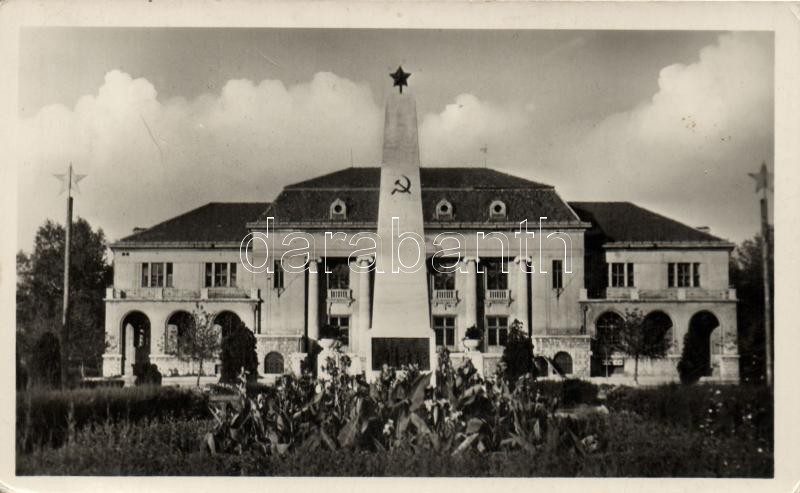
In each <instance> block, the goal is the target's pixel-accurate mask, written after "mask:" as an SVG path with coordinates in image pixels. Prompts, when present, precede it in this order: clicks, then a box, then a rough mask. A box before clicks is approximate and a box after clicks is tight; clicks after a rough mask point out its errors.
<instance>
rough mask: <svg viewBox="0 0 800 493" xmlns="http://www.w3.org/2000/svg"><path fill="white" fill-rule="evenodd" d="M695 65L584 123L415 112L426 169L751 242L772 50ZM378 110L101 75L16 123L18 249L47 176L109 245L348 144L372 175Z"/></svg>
mask: <svg viewBox="0 0 800 493" xmlns="http://www.w3.org/2000/svg"><path fill="white" fill-rule="evenodd" d="M578 47H579V46H578ZM698 55H699V56H698V60H697V61H696V62H694V63H691V64H675V65H670V66H668V67H664V68H663V69H662V70H661V72H660V74H658V90H657V91H656V92H655V94H653V96H652V97H651V98H649V99H647V100H646V101H642V102H641V103H639V104H638V105H636V106H635V107H632V108H630V109H628V110H627V111H622V112H619V113H616V114H612V115H608V116H606V117H605V118H602V119H600V120H596V121H571V122H569V123H566V124H553V123H551V120H550V119H549V116H550V115H547V114H541V111H540V110H538V109H537V108H540V107H543V106H541V105H537V104H536V103H537V97H541V95H536V94H533V93H532V94H530V96H529V97H528V98H526V100H525V101H518V102H516V103H515V104H513V105H512V104H507V103H504V104H499V103H496V102H494V101H491V100H486V99H481V98H478V97H477V96H475V95H473V94H461V95H459V96H457V97H455V98H454V99H453V101H452V103H450V104H447V105H445V106H444V107H443V108H442V109H441V110H440V111H434V112H431V113H428V114H425V115H420V118H419V121H420V145H421V159H422V162H423V165H428V166H434V165H460V166H468V165H475V166H478V165H481V164H482V162H483V158H484V155H483V154H482V153H481V152H480V148H481V147H483V145H485V144H486V145H488V148H489V152H488V157H487V160H488V164H489V166H491V167H496V168H499V169H502V170H505V171H509V172H513V173H517V174H519V175H521V176H525V177H528V178H530V179H533V180H536V181H541V182H545V183H551V184H553V185H555V186H556V187H557V190H559V191H560V193H561V195H562V196H563V197H564V198H566V199H569V200H630V201H634V202H638V203H640V204H642V205H644V206H647V207H651V208H653V209H656V210H658V211H659V212H663V213H665V214H667V215H670V216H673V217H675V218H676V219H679V220H683V221H685V222H687V223H689V224H691V225H701V224H702V225H705V224H708V225H710V226H712V229H713V232H715V233H717V234H720V235H722V236H726V237H729V238H732V239H735V240H741V239H743V238H746V237H749V236H751V235H752V234H753V233H754V232H755V231H756V229H757V227H758V226H757V225H758V212H757V203H756V200H755V198H754V197H753V195H752V190H753V189H752V182H751V181H750V179H749V178H748V177H747V172H749V171H753V170H755V169H756V168H757V167H758V165H759V164H760V163H761V161H762V160H766V161H767V162H768V164H771V160H772V136H773V126H772V125H773V124H772V119H773V109H772V108H773V91H772V84H773V58H772V57H773V55H772V38H771V37H770V36H766V35H763V34H757V33H756V34H752V33H736V34H725V35H721V36H720V37H719V39H718V41H717V42H716V43H714V44H712V45H709V46H707V47H705V48H703V49H702V50H701V51H700V53H699V54H698ZM620 76H621V77H623V76H624V74H620ZM598 94H601V92H598ZM549 97H553V96H552V95H550V96H549ZM380 106H381V105H380V104H379V103H377V102H376V101H375V97H374V95H373V94H372V92H371V91H370V89H369V87H368V86H367V85H366V84H364V83H357V82H353V81H351V80H348V79H345V78H342V77H338V76H336V75H335V74H331V73H318V74H316V75H315V76H313V77H312V78H311V80H309V81H306V82H302V83H298V84H295V85H289V86H287V85H285V84H284V83H282V82H280V81H278V80H263V81H261V82H253V81H250V80H230V81H228V82H227V83H226V84H225V85H224V87H222V89H221V90H220V91H219V92H218V93H206V94H203V95H201V96H199V97H197V98H194V99H191V100H186V99H182V98H175V99H169V100H162V99H159V96H158V93H157V91H156V89H155V88H154V87H153V85H152V84H151V83H150V82H149V81H147V80H145V79H141V78H139V79H137V78H133V77H131V76H130V75H129V74H126V73H124V72H120V71H111V72H109V73H108V74H106V76H105V80H104V82H103V84H102V86H100V87H99V89H98V90H97V92H96V94H93V95H87V96H83V97H81V98H80V99H79V100H78V101H77V102H76V104H75V105H74V107H72V108H69V107H66V106H64V105H51V106H47V107H44V108H42V109H41V110H40V111H39V112H38V113H37V114H36V115H35V116H34V117H31V118H27V119H23V120H21V121H20V132H19V139H18V142H17V144H18V148H19V150H20V160H19V162H20V167H19V206H20V208H21V213H20V221H19V226H18V234H19V244H20V246H21V247H23V248H29V247H28V245H30V244H31V242H32V239H33V236H34V233H35V230H36V228H37V227H38V225H39V224H41V222H42V221H43V220H44V219H45V218H46V217H51V218H55V219H57V220H59V221H62V220H63V219H62V216H63V210H64V205H63V197H59V196H58V195H57V192H58V187H59V184H58V182H57V181H56V180H55V179H53V178H52V177H51V174H53V173H61V172H63V170H64V168H65V167H66V165H67V164H68V163H69V162H70V161H71V162H72V163H73V164H74V166H75V168H76V170H77V172H79V173H86V174H88V175H89V176H88V177H87V178H86V179H85V180H84V181H83V182H81V188H82V189H83V190H84V193H83V194H81V195H78V196H77V198H76V207H75V209H76V214H78V215H81V216H83V217H86V218H87V219H88V220H89V221H90V222H91V223H92V224H95V225H99V226H102V227H103V228H104V229H105V230H106V232H107V233H108V236H109V237H110V238H111V239H118V238H120V237H122V236H125V235H127V234H129V233H130V231H131V229H132V228H133V227H134V226H149V225H152V224H154V223H155V222H156V221H159V220H163V219H166V218H169V217H172V216H174V215H176V214H179V213H181V212H183V211H185V210H188V209H190V208H192V207H196V206H198V205H201V204H204V203H206V202H209V201H265V202H266V201H269V200H272V199H273V198H274V197H275V195H276V194H277V193H278V192H279V191H280V189H281V188H282V187H283V186H284V185H286V184H288V183H292V182H295V181H298V180H302V179H305V178H308V177H311V176H315V175H320V174H324V173H327V172H330V171H334V170H336V169H339V168H342V167H345V166H347V165H348V164H349V161H350V149H351V148H352V150H353V155H354V157H355V162H356V164H357V165H358V164H361V165H371V166H376V165H378V164H379V163H380V157H381V152H380V148H381V137H382V131H383V111H382V110H381V108H380ZM545 106H546V107H552V106H553V105H552V104H550V105H545Z"/></svg>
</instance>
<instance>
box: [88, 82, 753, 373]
mask: <svg viewBox="0 0 800 493" xmlns="http://www.w3.org/2000/svg"><path fill="white" fill-rule="evenodd" d="M406 97H408V96H405V95H403V98H406ZM406 102H407V101H406V100H400V101H399V103H397V104H399V105H400V106H399V108H400V109H399V110H397V111H396V112H395V110H394V109H393V108H394V107H392V106H391V105H392V104H394V103H391V102H390V103H387V119H386V132H385V136H384V143H385V148H384V163H382V166H381V167H374V168H365V167H351V168H347V169H342V170H340V171H337V172H334V173H331V174H327V175H324V176H319V177H316V178H312V179H310V180H306V181H303V182H300V183H295V184H292V185H288V186H286V187H284V189H283V191H282V192H281V193H280V194H279V195H278V196H277V197H275V198H274V200H273V201H272V202H270V203H210V204H207V205H204V206H202V207H199V208H197V209H194V210H192V211H189V212H187V213H185V214H183V215H180V216H177V217H175V218H173V219H170V220H168V221H165V222H163V223H161V224H158V225H156V226H153V227H151V228H148V229H145V230H140V231H136V232H134V234H132V235H131V236H128V237H126V238H124V239H122V240H120V241H118V242H116V243H114V244H113V245H112V246H111V249H112V251H113V258H114V286H113V287H112V288H109V289H108V292H107V295H106V299H105V303H106V327H105V329H106V339H107V351H106V354H105V355H104V364H103V374H104V376H114V375H121V374H123V375H124V374H126V373H128V372H130V371H131V369H130V364H131V363H132V360H134V359H135V360H136V361H150V362H152V363H155V364H156V365H157V366H158V367H159V369H160V371H161V372H162V374H164V375H188V374H193V373H196V372H197V371H198V369H197V368H194V367H193V365H192V364H191V363H189V362H185V361H183V360H182V359H181V358H179V356H178V354H177V351H178V348H177V339H178V337H179V335H180V333H181V331H182V330H183V328H184V327H186V325H187V324H189V323H191V322H190V321H191V317H192V312H193V311H194V310H195V309H197V307H198V305H202V306H203V308H204V309H205V310H206V311H208V312H210V313H212V314H213V316H214V317H215V320H216V321H217V323H218V324H219V326H220V330H224V327H225V326H226V325H228V324H230V323H232V321H235V320H236V319H238V320H240V321H242V322H244V323H245V324H246V325H247V327H249V328H250V329H251V330H252V331H253V332H254V334H255V336H256V340H257V353H258V357H259V361H260V368H259V371H260V373H261V374H262V375H263V376H270V375H275V374H280V373H284V372H291V371H295V372H296V371H299V368H300V362H301V361H302V360H303V359H304V357H305V355H306V353H307V352H308V350H309V347H310V345H312V344H315V343H316V341H317V340H318V339H319V334H320V328H321V327H323V326H324V325H326V324H327V325H331V326H334V327H337V328H338V330H339V331H340V336H341V339H342V343H343V345H344V351H346V352H348V353H350V354H351V355H352V359H353V360H354V361H355V363H356V365H355V366H356V367H357V368H360V369H364V370H366V371H367V372H369V371H371V370H374V369H375V368H377V366H376V364H377V359H373V356H374V353H375V351H377V349H376V348H377V347H378V346H376V340H377V339H376V337H377V336H376V334H379V333H384V332H382V331H383V330H384V329H386V327H387V326H388V325H391V326H392V331H393V332H392V333H391V334H389V332H385V334H389V335H392V336H393V337H391V338H387V339H386V341H389V342H387V344H390V345H391V344H400V343H399V342H397V341H398V337H400V338H402V336H403V331H404V330H408V331H411V330H412V329H411V328H408V325H407V324H405V322H404V319H405V318H406V316H405V315H404V313H413V314H415V316H417V315H419V316H417V318H416V320H420V319H422V320H427V324H422V325H424V327H421V328H420V327H417V326H418V325H421V324H420V323H419V322H415V323H414V330H417V329H419V330H421V331H422V332H418V334H422V333H424V334H427V335H426V336H425V337H429V338H430V341H431V347H434V346H446V347H447V348H448V349H449V350H450V352H451V354H453V357H454V358H459V357H464V356H465V354H464V352H465V348H464V346H463V344H462V339H463V338H464V335H465V332H466V330H467V328H469V327H471V326H476V327H478V328H479V329H480V330H481V332H482V334H483V340H482V343H481V347H480V350H481V355H482V356H481V358H482V361H483V371H484V372H485V373H487V374H490V373H492V372H493V369H494V367H495V366H496V364H497V362H498V361H499V358H500V355H501V353H502V350H503V344H504V342H505V338H506V336H507V334H508V330H509V327H510V326H511V325H512V324H513V323H514V322H515V321H518V322H520V323H521V324H522V327H523V330H525V331H527V332H528V333H529V334H530V336H531V337H532V338H533V342H534V348H535V349H534V352H535V353H536V356H537V365H538V366H539V367H540V371H543V372H547V373H553V372H556V373H560V374H563V375H567V376H577V377H589V376H590V375H612V374H620V373H622V374H630V373H631V372H632V365H633V361H632V360H631V359H630V358H626V357H625V355H621V354H606V355H601V354H598V351H594V354H593V344H592V339H593V337H595V336H596V335H597V334H598V332H599V331H612V332H613V331H614V330H615V329H616V328H617V327H619V324H621V321H622V317H624V316H625V312H626V310H633V309H637V310H639V311H640V312H642V313H643V314H644V315H646V317H647V320H648V321H649V322H650V326H653V327H657V328H658V330H660V331H661V334H662V336H663V337H666V338H668V339H669V340H670V341H671V346H670V350H669V354H668V356H667V357H666V358H663V359H657V360H652V361H650V360H645V361H641V362H640V364H639V374H640V375H643V376H653V377H658V378H662V379H677V378H678V373H677V369H676V367H677V363H678V360H679V359H680V354H681V350H682V345H683V343H684V337H685V335H686V334H687V333H688V332H691V333H692V334H693V335H694V336H696V337H695V338H694V339H695V340H697V341H700V344H701V346H702V348H703V350H704V351H705V352H706V353H707V360H708V368H709V371H708V376H709V377H710V378H714V379H719V380H730V381H735V380H737V379H738V353H737V339H736V338H737V328H736V294H735V291H734V290H732V289H730V285H729V279H728V262H729V256H730V253H731V250H732V248H733V245H732V244H731V243H729V242H727V241H724V240H721V239H719V238H716V237H714V236H712V235H711V234H709V233H708V231H705V230H702V229H698V228H692V227H689V226H687V225H684V224H681V223H679V222H677V221H674V220H671V219H669V218H666V217H664V216H661V215H659V214H656V213H654V212H651V211H648V210H645V209H643V208H640V207H638V206H636V205H633V204H631V203H627V202H573V203H568V202H566V201H564V200H563V199H562V198H561V197H560V196H559V194H558V193H557V192H556V190H555V188H554V187H552V186H550V185H545V184H541V183H537V182H533V181H530V180H526V179H522V178H519V177H516V176H511V175H508V174H504V173H501V172H498V171H494V170H491V169H485V168H463V167H462V168H457V167H453V168H429V167H419V166H418V164H417V165H416V168H414V165H413V163H412V164H411V165H409V166H411V167H409V166H406V165H405V164H404V166H406V167H405V168H401V170H402V171H403V173H407V174H408V173H417V172H418V182H416V181H415V180H417V178H415V176H416V175H412V178H410V179H409V181H408V182H407V183H404V182H403V180H396V181H395V182H394V183H392V181H391V180H389V181H388V182H387V179H388V178H387V175H388V173H390V172H391V171H396V170H393V169H390V167H389V166H388V165H387V164H386V163H387V162H389V161H391V159H387V158H386V156H387V152H389V151H387V148H388V147H389V143H390V142H394V144H392V145H395V144H397V139H400V140H401V141H402V142H400V144H398V145H400V146H401V147H402V146H403V145H405V146H407V147H408V148H409V149H412V151H413V150H414V149H415V146H416V113H415V110H413V109H407V108H406V109H403V108H405V107H406V106H408V105H407V104H406ZM404 105H405V106H404ZM404 112H405V113H404ZM412 112H413V125H412V124H408V125H405V124H404V123H403V121H405V120H403V121H401V122H400V123H401V124H398V123H397V121H395V120H397V119H401V120H402V119H403V118H405V119H407V120H408V121H411V120H410V117H409V114H410V113H412ZM395 113H396V114H395ZM398 115H399V116H398ZM409 125H410V126H413V129H409V128H406V127H408V126H409ZM398 126H399V127H402V128H401V129H400V130H398ZM398 132H404V133H403V134H402V135H401V136H400V137H397V136H396V134H397V133H398ZM408 135H411V137H408ZM403 139H406V140H403ZM416 149H417V152H418V147H417V148H416ZM390 151H391V149H390ZM391 152H394V151H391ZM411 154H413V152H411ZM408 155H410V154H408V153H405V154H404V153H401V158H399V159H400V160H401V161H402V160H403V159H405V158H406V157H407V156H408ZM406 161H408V162H411V161H413V158H412V159H407V160H406ZM406 161H403V162H404V163H405V162H406ZM409 169H410V170H411V171H408V170H409ZM402 176H403V177H404V178H405V177H406V175H405V174H404V175H402ZM416 188H419V190H418V191H417V190H416ZM414 192H417V194H418V195H416V196H415V198H414V196H413V193H414ZM401 195H409V196H410V197H411V198H409V199H408V200H411V201H412V202H410V203H411V204H412V206H413V207H412V208H411V209H403V211H406V210H411V211H412V212H410V213H409V214H410V219H409V215H400V216H399V217H398V223H397V228H398V230H397V233H398V234H394V233H393V234H394V236H392V239H393V240H399V239H402V235H403V232H407V233H408V234H409V236H413V235H411V234H410V233H412V232H415V231H419V236H420V237H421V238H420V241H419V245H420V246H421V248H420V252H419V258H420V261H419V265H420V266H421V267H422V268H423V269H424V272H425V273H424V274H423V275H422V276H421V277H420V276H417V277H416V279H418V280H419V279H422V281H415V282H416V284H407V283H406V284H402V283H397V289H393V286H394V285H393V284H392V283H393V282H394V281H393V279H399V277H397V273H392V272H389V268H388V267H389V266H388V265H386V264H385V265H383V266H381V265H377V266H376V264H378V263H379V262H376V259H378V258H388V257H385V256H384V257H382V256H381V255H382V253H384V252H385V250H386V249H389V250H391V251H392V252H393V253H397V254H398V255H399V256H402V255H403V252H409V251H411V250H410V249H408V248H406V247H408V246H409V245H410V244H411V243H412V240H413V238H409V239H408V240H409V241H408V242H406V244H405V246H402V245H398V244H397V243H396V242H394V241H393V242H391V243H390V244H387V243H388V242H386V241H381V236H384V240H385V235H379V234H378V232H379V231H381V230H382V228H387V227H388V226H387V225H386V224H387V223H386V222H385V221H387V219H381V217H389V216H388V215H387V214H388V212H387V210H386V209H384V214H383V215H381V213H380V210H381V207H384V208H385V207H388V206H387V205H386V204H387V203H388V202H389V201H390V200H395V197H397V196H401ZM402 198H403V199H404V200H405V197H402ZM417 204H418V205H419V206H420V207H418V208H417ZM415 208H416V209H415ZM417 209H419V210H421V213H420V212H413V210H417ZM419 214H421V217H416V216H418V215H419ZM417 219H419V221H418V223H419V226H416V227H413V224H412V225H411V230H410V231H407V230H406V229H405V228H406V227H407V225H408V224H409V223H414V221H415V220H417ZM381 221H384V225H383V226H382V225H381V224H379V223H381ZM393 231H394V230H393ZM243 240H244V241H243ZM412 256H413V255H412ZM402 262H403V261H402V260H401V263H402ZM408 263H410V262H407V263H406V264H403V265H401V266H400V271H402V270H403V269H404V265H407V264H408ZM381 267H383V271H382V270H381ZM376 271H377V272H376ZM381 276H383V277H381ZM393 276H394V277H393ZM376 289H377V290H378V294H377V295H376ZM376 296H377V298H379V299H376ZM411 297H413V298H414V299H415V300H417V301H415V302H414V303H409V302H408V301H407V300H408V299H409V298H411ZM419 300H424V306H421V305H420V303H421V302H420V301H419ZM376 313H378V314H379V315H380V314H384V315H385V314H386V313H393V314H396V315H392V317H391V318H392V319H393V320H389V321H387V320H386V317H383V318H381V319H380V320H381V321H380V322H379V324H378V325H380V327H377V326H376V325H375V323H374V322H375V320H376ZM420 317H422V318H420ZM386 341H384V342H386ZM391 341H394V342H391ZM126 348H128V349H127V350H126ZM376 358H377V357H376ZM215 371H218V368H216V367H215V365H211V366H210V367H206V373H213V372H215Z"/></svg>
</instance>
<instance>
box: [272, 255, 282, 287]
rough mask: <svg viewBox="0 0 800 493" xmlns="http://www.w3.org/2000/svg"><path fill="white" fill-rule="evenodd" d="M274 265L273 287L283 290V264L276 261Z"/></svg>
mask: <svg viewBox="0 0 800 493" xmlns="http://www.w3.org/2000/svg"><path fill="white" fill-rule="evenodd" d="M274 265H275V268H274V270H273V274H272V287H273V288H274V289H283V264H281V261H280V260H276V261H275V263H274Z"/></svg>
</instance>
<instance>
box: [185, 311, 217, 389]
mask: <svg viewBox="0 0 800 493" xmlns="http://www.w3.org/2000/svg"><path fill="white" fill-rule="evenodd" d="M192 317H193V323H192V324H190V325H189V326H188V327H186V328H185V330H184V332H183V334H181V335H180V337H178V357H179V358H181V359H182V360H184V361H195V362H197V364H198V371H197V386H198V387H199V386H200V375H202V373H203V362H205V361H208V360H211V359H215V358H216V357H217V356H218V355H219V350H220V346H221V342H222V341H221V339H222V338H221V337H220V335H221V334H220V331H219V329H217V327H216V325H215V324H214V317H213V315H212V314H210V313H208V312H207V311H206V310H205V309H204V308H203V305H201V304H199V303H197V304H196V305H195V310H194V311H193V312H192Z"/></svg>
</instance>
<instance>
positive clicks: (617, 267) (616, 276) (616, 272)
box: [611, 262, 625, 288]
mask: <svg viewBox="0 0 800 493" xmlns="http://www.w3.org/2000/svg"><path fill="white" fill-rule="evenodd" d="M621 286H625V264H622V263H619V262H613V263H612V264H611V287H612V288H618V287H621Z"/></svg>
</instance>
